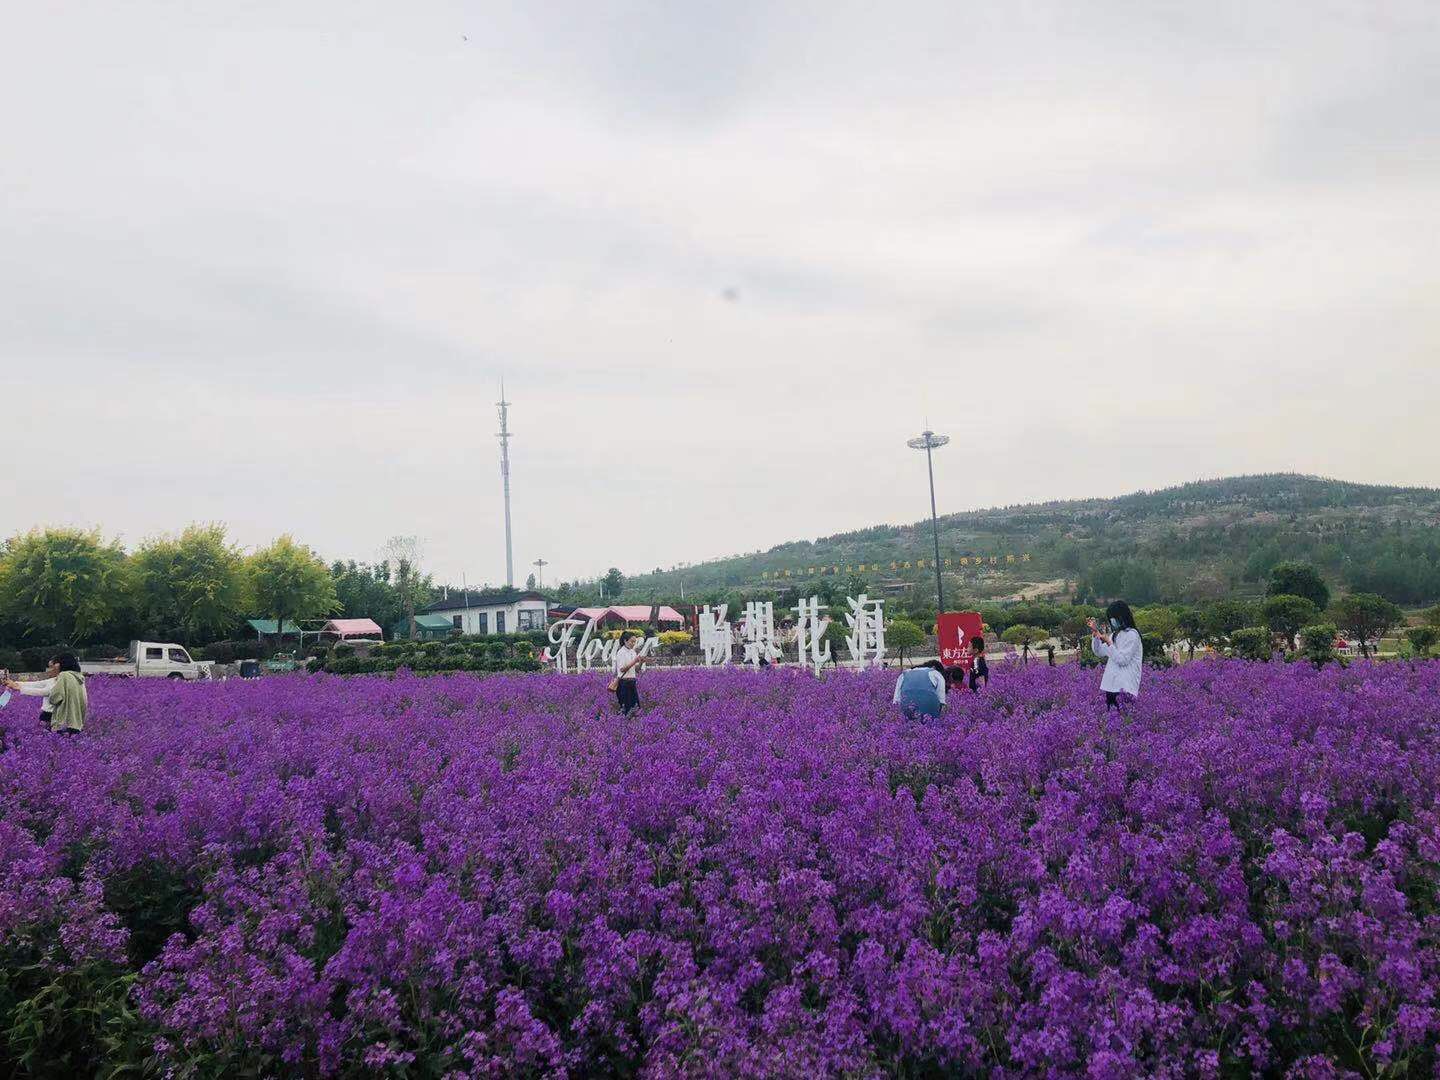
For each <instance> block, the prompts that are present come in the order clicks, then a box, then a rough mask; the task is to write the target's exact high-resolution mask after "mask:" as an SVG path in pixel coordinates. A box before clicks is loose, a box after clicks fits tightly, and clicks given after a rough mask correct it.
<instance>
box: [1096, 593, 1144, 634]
mask: <svg viewBox="0 0 1440 1080" xmlns="http://www.w3.org/2000/svg"><path fill="white" fill-rule="evenodd" d="M1105 618H1107V619H1114V620H1115V621H1116V622H1118V623H1119V624H1120V629H1121V630H1135V632H1136V633H1137V634H1138V633H1139V632H1140V631H1139V630H1138V629H1136V626H1135V615H1134V613H1133V612H1131V610H1130V605H1129V604H1127V603H1125V601H1124V600H1116V601H1115V602H1114V603H1113V604H1111V605H1110V606H1109V607H1107V608H1106V609H1105Z"/></svg>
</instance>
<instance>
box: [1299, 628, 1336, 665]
mask: <svg viewBox="0 0 1440 1080" xmlns="http://www.w3.org/2000/svg"><path fill="white" fill-rule="evenodd" d="M1339 633H1340V631H1339V629H1338V628H1337V627H1336V626H1335V624H1334V623H1316V624H1315V625H1313V626H1303V627H1301V628H1300V654H1301V655H1302V656H1304V657H1305V659H1307V660H1309V661H1310V662H1311V663H1312V664H1314V665H1315V666H1316V667H1317V668H1320V667H1324V666H1325V665H1326V664H1328V663H1329V662H1330V661H1331V660H1335V659H1337V657H1336V654H1335V638H1336V637H1337V636H1338V635H1339Z"/></svg>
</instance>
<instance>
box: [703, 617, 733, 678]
mask: <svg viewBox="0 0 1440 1080" xmlns="http://www.w3.org/2000/svg"><path fill="white" fill-rule="evenodd" d="M726 607H727V605H725V604H720V605H718V606H717V607H716V608H715V609H714V610H713V611H712V610H711V609H710V608H709V607H706V608H705V610H704V611H702V612H700V651H701V652H703V653H704V654H705V666H706V667H714V666H715V665H716V664H722V665H723V664H728V663H730V623H729V622H728V621H727V620H726V618H725V615H726Z"/></svg>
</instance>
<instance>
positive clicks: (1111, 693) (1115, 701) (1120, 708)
mask: <svg viewBox="0 0 1440 1080" xmlns="http://www.w3.org/2000/svg"><path fill="white" fill-rule="evenodd" d="M1129 696H1130V695H1129V694H1127V693H1125V692H1124V691H1123V690H1106V691H1105V711H1106V712H1109V711H1110V710H1111V709H1114V710H1115V711H1116V712H1124V711H1125V708H1124V704H1123V702H1122V698H1128V697H1129Z"/></svg>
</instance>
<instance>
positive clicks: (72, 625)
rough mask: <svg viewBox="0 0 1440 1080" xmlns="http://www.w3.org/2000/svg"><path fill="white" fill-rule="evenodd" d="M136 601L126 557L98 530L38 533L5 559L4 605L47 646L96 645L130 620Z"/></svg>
mask: <svg viewBox="0 0 1440 1080" xmlns="http://www.w3.org/2000/svg"><path fill="white" fill-rule="evenodd" d="M132 596H133V593H132V586H131V583H130V567H129V564H128V560H127V559H126V557H125V552H124V551H123V550H122V549H121V547H120V545H119V544H118V543H116V542H113V541H112V542H111V543H108V544H107V543H105V542H104V541H103V540H102V539H101V538H100V532H99V530H98V529H97V530H91V531H88V532H87V531H85V530H82V529H63V528H60V529H45V530H43V531H42V530H39V529H37V530H34V531H32V532H29V533H26V534H25V535H23V536H16V537H13V538H11V539H10V540H8V541H7V542H6V544H5V547H4V552H3V555H0V604H3V605H4V607H5V609H6V613H7V615H8V616H10V617H11V618H13V619H14V621H15V622H17V623H18V624H19V625H20V626H22V627H23V628H24V631H25V633H26V634H28V635H29V636H30V637H32V638H34V639H36V640H37V641H38V640H42V639H43V640H44V642H45V643H46V644H52V643H53V644H64V643H69V644H77V643H80V642H84V641H93V640H95V639H96V638H97V637H98V636H99V635H100V634H101V632H102V631H104V630H105V629H106V628H107V627H108V626H109V625H110V624H111V623H113V622H115V621H117V620H118V619H121V618H123V617H125V616H126V615H128V613H129V607H130V602H131V598H132Z"/></svg>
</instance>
